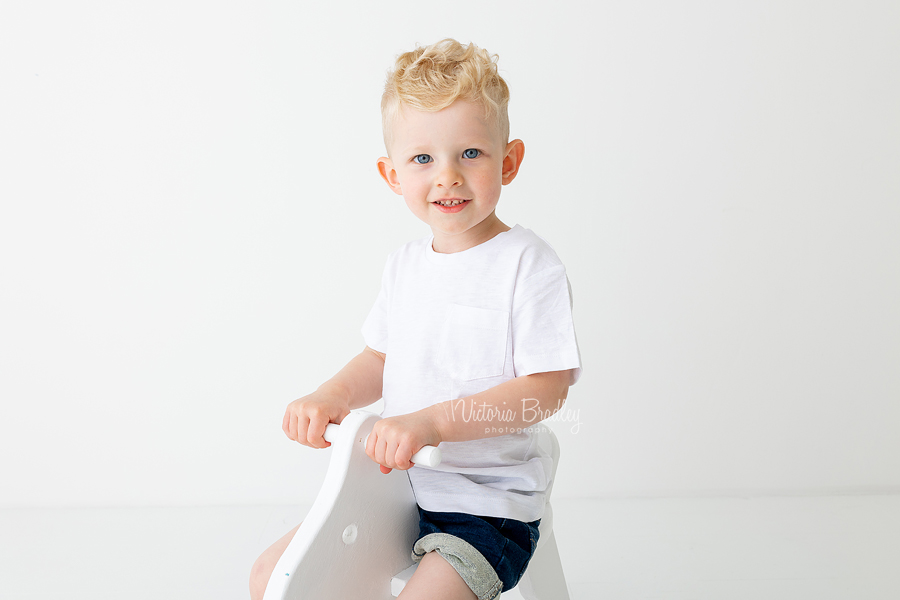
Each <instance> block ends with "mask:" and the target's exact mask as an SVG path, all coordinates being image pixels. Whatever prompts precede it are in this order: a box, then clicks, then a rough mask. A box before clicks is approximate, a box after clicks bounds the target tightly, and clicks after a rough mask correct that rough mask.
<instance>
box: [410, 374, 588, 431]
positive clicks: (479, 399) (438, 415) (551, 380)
mask: <svg viewBox="0 0 900 600" xmlns="http://www.w3.org/2000/svg"><path fill="white" fill-rule="evenodd" d="M570 377H571V371H549V372H546V373H534V374H532V375H523V376H521V377H516V378H515V379H510V380H509V381H505V382H503V383H501V384H500V385H497V386H494V387H492V388H490V389H487V390H485V391H483V392H480V393H478V394H474V395H472V396H466V397H465V398H460V399H458V400H449V401H447V402H440V403H438V404H435V405H433V406H430V407H428V408H427V409H425V410H426V411H428V412H429V413H430V415H429V416H430V418H431V419H432V420H433V421H434V423H435V427H436V428H437V430H438V431H439V433H440V437H441V441H443V442H465V441H468V440H479V439H482V438H489V437H497V436H500V435H507V434H510V433H517V432H519V431H521V430H523V429H525V428H526V427H530V426H532V425H536V424H537V423H538V422H540V421H543V420H544V419H546V418H548V417H550V416H552V415H553V414H554V413H556V412H557V411H558V410H559V409H560V408H562V405H563V403H565V401H566V397H567V396H568V394H569V381H570Z"/></svg>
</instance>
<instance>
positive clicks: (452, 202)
mask: <svg viewBox="0 0 900 600" xmlns="http://www.w3.org/2000/svg"><path fill="white" fill-rule="evenodd" d="M462 202H465V200H438V201H437V203H438V204H440V205H441V206H456V205H457V204H461V203H462Z"/></svg>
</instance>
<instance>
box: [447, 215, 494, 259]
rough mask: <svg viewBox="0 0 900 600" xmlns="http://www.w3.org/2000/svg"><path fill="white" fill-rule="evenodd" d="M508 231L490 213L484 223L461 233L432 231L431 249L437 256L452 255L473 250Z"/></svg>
mask: <svg viewBox="0 0 900 600" xmlns="http://www.w3.org/2000/svg"><path fill="white" fill-rule="evenodd" d="M509 230H510V227H509V226H508V225H506V224H505V223H503V221H501V220H500V219H498V218H497V215H495V214H494V213H491V215H490V216H489V217H488V218H486V219H485V220H484V221H482V222H481V223H479V224H478V225H476V226H475V227H472V228H471V229H469V230H466V231H464V232H462V233H458V234H446V233H443V232H440V231H435V230H434V229H432V233H433V234H434V240H432V242H431V247H432V249H433V250H434V251H435V252H437V253H438V254H454V253H456V252H462V251H463V250H468V249H469V248H474V247H475V246H478V245H480V244H483V243H485V242H486V241H488V240H490V239H492V238H493V237H494V236H496V235H498V234H501V233H503V232H505V231H509Z"/></svg>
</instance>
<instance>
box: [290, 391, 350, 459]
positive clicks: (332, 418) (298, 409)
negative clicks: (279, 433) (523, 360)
mask: <svg viewBox="0 0 900 600" xmlns="http://www.w3.org/2000/svg"><path fill="white" fill-rule="evenodd" d="M348 414H350V407H349V406H348V404H347V402H346V401H345V400H344V398H342V397H341V396H340V395H338V394H335V393H329V392H328V391H323V390H317V391H315V392H313V393H312V394H310V395H308V396H304V397H303V398H300V399H299V400H294V401H293V402H291V403H290V404H288V406H287V410H285V411H284V420H283V421H282V424H281V429H282V430H284V433H285V435H286V436H288V437H289V438H291V439H292V440H294V441H295V442H300V443H301V444H303V445H304V446H309V447H311V448H327V447H328V446H330V445H331V444H330V443H328V442H326V441H325V426H326V425H328V424H329V423H340V422H341V421H343V420H344V417H346V416H347V415H348Z"/></svg>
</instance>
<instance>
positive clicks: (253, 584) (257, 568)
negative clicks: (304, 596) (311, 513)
mask: <svg viewBox="0 0 900 600" xmlns="http://www.w3.org/2000/svg"><path fill="white" fill-rule="evenodd" d="M301 525H302V523H301ZM298 529H300V525H297V526H296V527H294V528H293V529H291V530H290V532H288V533H287V534H286V535H285V536H284V537H283V538H281V539H280V540H278V541H277V542H275V543H274V544H272V545H271V546H269V547H268V548H267V549H266V551H265V552H263V553H262V554H260V555H259V558H257V559H256V562H255V563H253V568H252V569H251V570H250V600H262V597H263V595H264V594H265V593H266V585H268V583H269V577H271V576H272V571H274V570H275V564H276V563H277V562H278V559H279V558H281V555H282V554H284V551H285V550H287V547H288V545H289V544H290V543H291V540H292V539H294V534H295V533H297V530H298ZM447 566H449V565H447ZM450 568H451V569H452V568H453V567H450Z"/></svg>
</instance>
